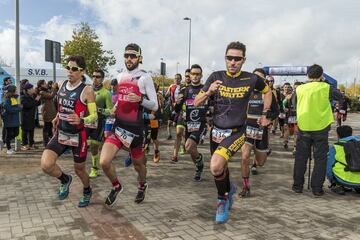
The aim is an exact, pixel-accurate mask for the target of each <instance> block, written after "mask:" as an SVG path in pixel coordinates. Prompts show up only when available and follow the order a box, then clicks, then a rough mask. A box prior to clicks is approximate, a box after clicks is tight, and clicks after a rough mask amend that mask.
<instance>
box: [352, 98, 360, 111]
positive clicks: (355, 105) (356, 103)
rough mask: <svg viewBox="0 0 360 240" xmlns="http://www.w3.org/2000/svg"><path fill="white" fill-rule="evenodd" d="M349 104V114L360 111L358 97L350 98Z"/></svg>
mask: <svg viewBox="0 0 360 240" xmlns="http://www.w3.org/2000/svg"><path fill="white" fill-rule="evenodd" d="M350 100H351V104H350V111H351V112H355V111H360V101H359V98H358V97H351V98H350Z"/></svg>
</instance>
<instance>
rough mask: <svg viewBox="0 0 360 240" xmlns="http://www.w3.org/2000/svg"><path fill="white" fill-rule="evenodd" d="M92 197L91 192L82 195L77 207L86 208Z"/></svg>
mask: <svg viewBox="0 0 360 240" xmlns="http://www.w3.org/2000/svg"><path fill="white" fill-rule="evenodd" d="M91 196H92V191H90V192H89V193H87V194H84V195H83V196H82V197H81V198H80V201H79V204H78V207H79V208H83V207H87V206H88V205H89V203H90V198H91Z"/></svg>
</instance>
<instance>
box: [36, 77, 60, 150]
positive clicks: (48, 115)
mask: <svg viewBox="0 0 360 240" xmlns="http://www.w3.org/2000/svg"><path fill="white" fill-rule="evenodd" d="M52 86H53V85H52V82H50V81H49V82H48V84H46V82H45V80H39V81H38V82H37V88H38V91H39V94H40V96H41V103H42V107H41V114H42V117H43V121H44V128H43V141H44V146H45V147H46V145H47V143H48V142H49V140H50V138H52V136H53V130H52V127H53V125H52V120H53V119H54V118H55V117H56V108H55V104H54V98H55V94H56V92H57V91H56V89H55V88H53V87H52Z"/></svg>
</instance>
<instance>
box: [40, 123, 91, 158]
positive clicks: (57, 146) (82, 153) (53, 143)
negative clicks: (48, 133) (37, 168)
mask: <svg viewBox="0 0 360 240" xmlns="http://www.w3.org/2000/svg"><path fill="white" fill-rule="evenodd" d="M58 136H59V133H56V134H55V135H54V136H53V137H52V138H51V139H50V141H49V143H48V144H47V145H46V148H45V149H48V150H51V151H54V152H55V153H56V154H57V155H58V156H61V155H62V154H63V153H64V152H65V151H66V150H67V149H71V150H72V153H73V158H74V162H76V163H83V162H85V161H86V155H87V142H86V132H85V130H82V131H81V132H79V145H78V146H77V147H72V146H67V145H63V144H61V143H59V141H58Z"/></svg>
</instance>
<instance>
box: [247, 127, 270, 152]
mask: <svg viewBox="0 0 360 240" xmlns="http://www.w3.org/2000/svg"><path fill="white" fill-rule="evenodd" d="M268 136H269V131H268V129H267V128H264V133H263V135H262V139H261V140H255V139H253V138H249V137H246V140H245V144H248V145H250V146H254V147H255V150H256V151H258V152H267V151H268V150H269V137H268Z"/></svg>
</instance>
